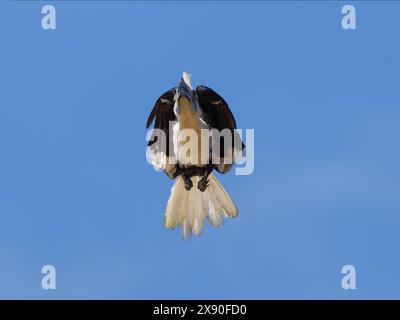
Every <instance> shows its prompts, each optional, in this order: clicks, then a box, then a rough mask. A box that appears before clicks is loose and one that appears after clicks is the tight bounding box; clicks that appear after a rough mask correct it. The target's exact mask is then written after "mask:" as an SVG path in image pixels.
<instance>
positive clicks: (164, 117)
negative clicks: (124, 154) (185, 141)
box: [146, 87, 177, 178]
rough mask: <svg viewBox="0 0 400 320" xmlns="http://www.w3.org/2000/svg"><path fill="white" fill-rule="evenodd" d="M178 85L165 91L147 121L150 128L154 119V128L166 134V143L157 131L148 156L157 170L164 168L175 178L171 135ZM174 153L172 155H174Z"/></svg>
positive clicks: (152, 138)
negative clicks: (171, 162) (170, 151)
mask: <svg viewBox="0 0 400 320" xmlns="http://www.w3.org/2000/svg"><path fill="white" fill-rule="evenodd" d="M175 92H176V87H175V88H172V89H170V90H168V91H166V92H164V93H163V94H162V95H161V96H160V97H159V98H158V99H157V101H156V103H155V105H154V107H153V110H152V111H151V113H150V115H149V118H148V120H147V123H146V128H149V127H150V125H151V124H152V123H153V120H154V119H155V121H154V129H161V130H162V131H163V132H164V134H165V139H166V140H165V143H163V141H161V140H159V138H158V135H157V132H153V135H152V137H151V139H150V141H149V142H148V147H147V156H148V159H149V160H150V161H151V162H152V164H153V166H154V167H155V168H156V169H157V170H164V171H165V173H166V174H167V175H168V176H169V177H170V178H174V177H175V174H176V165H175V164H170V162H169V161H170V160H171V158H170V153H169V150H170V145H171V146H172V135H171V136H170V130H169V129H170V128H169V125H170V122H171V121H176V120H177V119H176V116H175V113H174V103H175V101H174V96H175ZM172 156H173V155H171V157H172Z"/></svg>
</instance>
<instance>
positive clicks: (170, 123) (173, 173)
mask: <svg viewBox="0 0 400 320" xmlns="http://www.w3.org/2000/svg"><path fill="white" fill-rule="evenodd" d="M153 121H154V130H153V131H152V135H151V138H150V140H149V142H148V146H147V149H146V155H147V159H148V161H149V162H150V163H151V164H152V165H153V167H154V168H155V169H156V170H158V171H161V170H163V171H164V172H165V173H166V174H167V176H168V177H169V178H170V179H173V180H175V182H174V184H173V187H172V189H171V195H170V197H169V200H168V203H167V207H166V209H165V219H164V225H165V227H166V228H168V229H174V228H176V227H178V226H180V225H181V226H182V233H183V238H186V236H187V235H191V234H192V233H194V234H196V235H199V234H200V233H201V231H202V230H203V228H204V221H205V219H206V218H208V219H209V221H210V222H211V224H212V225H213V226H215V227H218V226H220V225H221V224H222V223H223V220H224V217H231V218H234V217H236V216H237V214H238V209H237V207H236V205H235V203H234V202H233V201H232V199H231V198H230V196H229V195H228V193H227V192H226V191H225V189H224V188H223V187H222V185H221V184H220V183H219V181H218V180H217V178H216V177H215V176H214V175H213V173H212V172H213V170H214V169H215V170H216V171H217V172H219V173H226V172H228V171H229V170H230V169H231V167H232V164H233V162H234V161H235V159H236V158H237V156H238V155H239V154H241V152H242V151H243V149H244V144H243V143H242V141H241V138H240V136H239V135H238V133H237V132H236V121H235V118H234V117H233V114H232V112H231V111H230V109H229V107H228V104H227V103H226V102H225V100H224V99H223V98H222V97H221V96H220V95H219V94H218V93H216V92H215V91H214V90H212V89H211V88H208V87H206V86H202V85H201V86H198V87H197V88H196V89H195V90H194V89H193V88H192V86H191V83H190V75H189V74H187V73H186V72H184V73H183V75H182V77H181V79H180V81H179V83H178V85H177V86H176V87H174V88H172V89H170V90H168V91H166V92H165V93H163V94H162V95H161V96H160V97H159V98H158V99H157V101H156V102H155V105H154V107H153V110H152V111H151V113H150V116H149V118H148V120H147V124H146V128H149V127H150V125H151V124H152V123H153Z"/></svg>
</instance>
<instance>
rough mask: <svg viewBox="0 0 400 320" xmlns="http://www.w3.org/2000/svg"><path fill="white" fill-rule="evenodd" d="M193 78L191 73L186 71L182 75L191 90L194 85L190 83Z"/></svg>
mask: <svg viewBox="0 0 400 320" xmlns="http://www.w3.org/2000/svg"><path fill="white" fill-rule="evenodd" d="M191 77H192V76H191V75H190V74H189V73H187V72H186V71H184V72H183V74H182V79H183V81H185V83H186V85H187V86H188V87H189V88H190V89H192V90H193V88H192V84H191V83H190V78H191Z"/></svg>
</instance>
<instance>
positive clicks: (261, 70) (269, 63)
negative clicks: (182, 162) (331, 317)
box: [0, 1, 400, 299]
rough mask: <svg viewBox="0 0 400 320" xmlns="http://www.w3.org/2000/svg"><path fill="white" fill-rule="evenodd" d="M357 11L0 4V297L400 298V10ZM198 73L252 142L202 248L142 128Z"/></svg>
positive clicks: (320, 6) (370, 5)
mask: <svg viewBox="0 0 400 320" xmlns="http://www.w3.org/2000/svg"><path fill="white" fill-rule="evenodd" d="M44 4H55V6H56V9H57V29H56V30H53V31H44V30H43V29H42V28H41V18H42V14H41V8H42V6H43V5H44ZM343 4H347V3H343V2H328V3H327V2H317V1H313V2H283V3H278V2H238V1H236V2H228V1H227V2H218V3H213V2H207V3H201V2H164V3H163V2H147V3H146V2H129V1H125V2H111V1H110V2H76V1H74V2H52V1H49V2H15V1H1V4H0V41H1V45H0V88H1V89H0V298H39V299H47V298H49V299H59V298H111V299H119V298H122V299H129V298H135V299H140V298H143V299H145V298H168V299H174V298H177V299H179V298H186V299H191V298H208V299H214V298H225V299H230V298H245V299H250V298H256V299H263V298H300V299H303V298H344V299H347V298H348V299H352V298H400V250H399V248H398V246H399V243H400V232H399V229H400V211H399V210H400V182H399V181H400V169H399V163H400V150H399V141H400V126H399V123H400V109H399V108H400V90H399V76H400V58H399V57H400V41H399V30H400V19H399V16H400V3H399V2H386V3H379V2H355V3H353V4H355V6H356V9H357V30H343V29H342V28H341V17H342V14H341V7H342V5H343ZM185 70H186V71H189V72H190V73H191V74H192V76H193V77H192V82H193V84H194V85H198V84H205V85H208V86H211V87H212V88H214V89H215V90H217V91H218V92H219V93H220V94H221V95H222V96H223V97H224V98H225V99H226V100H227V101H228V103H229V104H230V107H231V109H232V111H233V113H234V114H235V117H236V120H237V123H238V126H239V127H240V128H254V129H255V171H254V173H253V174H252V175H250V176H235V175H234V174H226V175H224V176H219V179H220V181H221V182H222V183H223V185H224V186H225V187H226V189H227V190H228V191H229V193H230V194H231V196H232V198H233V199H234V200H235V202H236V203H237V205H238V207H239V211H240V212H239V217H238V218H237V219H236V220H232V221H227V222H226V224H225V226H223V227H221V228H219V229H214V228H212V227H211V226H210V225H207V226H206V228H205V230H204V232H203V234H202V235H201V236H200V237H193V238H192V240H190V241H187V242H184V241H182V238H181V230H174V231H170V230H165V229H164V227H163V211H164V208H165V205H166V201H167V199H168V196H169V192H170V187H171V185H172V182H171V181H170V180H169V179H168V178H167V177H166V175H165V174H163V173H158V172H156V171H154V170H153V168H152V167H151V166H150V165H149V164H148V163H147V162H146V159H145V145H146V142H145V135H146V130H145V128H144V127H145V123H146V120H147V116H148V114H149V112H150V110H151V108H152V106H153V103H154V101H155V99H156V98H157V97H158V96H159V95H160V94H161V93H162V92H164V91H165V90H167V89H169V88H171V87H172V86H174V85H175V84H176V83H177V81H178V80H179V77H180V75H181V73H182V71H185ZM46 264H51V265H54V266H55V267H56V270H57V289H56V290H47V291H45V290H43V289H42V288H41V279H42V274H41V268H42V266H43V265H46ZM346 264H351V265H354V266H355V267H356V270H357V278H356V279H357V282H356V283H357V289H356V290H343V289H342V288H341V279H342V277H343V275H342V274H341V268H342V266H343V265H346Z"/></svg>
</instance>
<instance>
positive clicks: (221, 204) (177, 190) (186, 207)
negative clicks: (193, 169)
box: [165, 174, 238, 238]
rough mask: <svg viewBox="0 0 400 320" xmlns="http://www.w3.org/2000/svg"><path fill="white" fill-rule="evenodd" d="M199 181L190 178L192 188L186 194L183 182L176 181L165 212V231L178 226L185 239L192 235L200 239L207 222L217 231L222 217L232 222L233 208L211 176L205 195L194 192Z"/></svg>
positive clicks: (235, 213) (197, 190)
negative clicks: (228, 218) (206, 220)
mask: <svg viewBox="0 0 400 320" xmlns="http://www.w3.org/2000/svg"><path fill="white" fill-rule="evenodd" d="M199 180H200V177H192V182H193V187H192V189H190V191H187V190H186V189H185V187H184V183H183V179H182V178H181V177H178V178H176V179H175V183H174V185H173V187H172V189H171V195H170V197H169V200H168V203H167V207H166V209H165V227H166V228H170V229H173V228H176V227H177V226H179V225H181V226H182V234H183V237H184V238H186V237H187V236H188V235H191V234H192V233H194V234H196V235H199V234H200V233H201V232H202V230H203V229H204V221H205V219H206V218H208V219H209V221H210V222H211V224H212V225H213V226H214V227H219V226H220V225H221V224H222V223H223V221H224V217H230V218H234V217H236V216H237V214H238V209H237V207H236V205H235V204H234V203H233V201H232V199H231V198H230V197H229V195H228V193H227V192H226V191H225V190H224V188H223V187H222V186H221V184H220V183H219V182H218V180H217V179H216V178H215V176H214V175H213V174H210V176H209V186H208V188H207V189H206V190H205V191H204V192H201V191H200V190H199V189H198V188H197V183H198V181H199Z"/></svg>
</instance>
